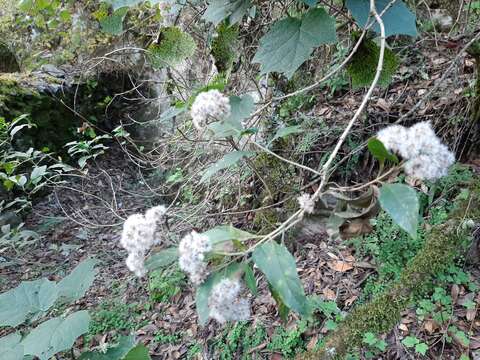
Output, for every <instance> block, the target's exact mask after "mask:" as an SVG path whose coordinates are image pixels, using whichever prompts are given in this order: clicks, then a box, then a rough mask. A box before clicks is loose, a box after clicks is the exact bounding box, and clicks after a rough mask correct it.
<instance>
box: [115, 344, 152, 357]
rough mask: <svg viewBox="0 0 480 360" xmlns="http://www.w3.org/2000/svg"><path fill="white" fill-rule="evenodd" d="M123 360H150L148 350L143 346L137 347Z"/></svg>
mask: <svg viewBox="0 0 480 360" xmlns="http://www.w3.org/2000/svg"><path fill="white" fill-rule="evenodd" d="M122 360H150V355H149V354H148V349H147V348H146V347H145V345H143V344H139V345H137V346H135V347H134V348H133V349H132V350H130V351H129V352H128V354H127V355H126V356H125V357H124V358H123V359H122Z"/></svg>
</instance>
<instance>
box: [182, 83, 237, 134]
mask: <svg viewBox="0 0 480 360" xmlns="http://www.w3.org/2000/svg"><path fill="white" fill-rule="evenodd" d="M190 115H191V116H192V122H193V125H194V126H195V127H196V128H197V129H198V130H201V129H203V128H204V127H205V125H207V124H208V123H209V122H215V121H219V120H223V119H225V118H227V117H228V116H230V100H229V99H228V97H227V96H225V95H223V94H222V93H221V92H220V91H218V90H209V91H206V92H201V93H200V94H198V95H197V97H196V98H195V101H194V102H193V104H192V109H191V111H190Z"/></svg>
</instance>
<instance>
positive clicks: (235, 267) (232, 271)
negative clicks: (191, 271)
mask: <svg viewBox="0 0 480 360" xmlns="http://www.w3.org/2000/svg"><path fill="white" fill-rule="evenodd" d="M241 271H244V264H242V263H232V264H230V265H229V266H227V267H226V268H225V269H222V270H220V271H217V272H215V273H213V274H211V275H210V276H209V277H208V278H207V279H206V280H205V282H203V283H202V285H200V286H199V287H198V288H197V293H196V296H195V303H196V307H197V315H198V321H199V322H200V325H205V324H206V323H207V321H208V317H209V316H210V309H209V308H208V298H209V297H210V293H211V292H212V289H213V287H214V286H215V285H216V284H218V282H220V281H221V280H222V279H224V278H231V277H233V276H234V275H236V274H238V273H239V272H241Z"/></svg>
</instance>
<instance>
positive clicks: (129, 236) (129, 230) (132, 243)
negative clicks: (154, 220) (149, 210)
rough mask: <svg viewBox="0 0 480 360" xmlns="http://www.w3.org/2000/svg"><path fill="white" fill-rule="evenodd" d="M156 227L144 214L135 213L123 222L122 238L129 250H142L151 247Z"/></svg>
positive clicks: (126, 248) (122, 242)
mask: <svg viewBox="0 0 480 360" xmlns="http://www.w3.org/2000/svg"><path fill="white" fill-rule="evenodd" d="M154 233H155V228H154V227H153V226H152V224H151V222H149V221H148V220H147V219H146V218H145V216H143V215H142V214H133V215H131V216H129V217H128V219H127V220H126V221H125V223H124V224H123V232H122V237H121V240H120V244H121V245H122V247H123V248H124V249H125V250H127V251H128V252H142V251H146V250H147V249H149V248H150V247H151V246H152V245H153V242H154Z"/></svg>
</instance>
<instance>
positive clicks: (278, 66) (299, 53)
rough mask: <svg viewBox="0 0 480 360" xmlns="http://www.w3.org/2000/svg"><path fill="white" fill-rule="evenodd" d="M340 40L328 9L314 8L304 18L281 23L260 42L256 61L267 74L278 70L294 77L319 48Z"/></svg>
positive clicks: (289, 18)
mask: <svg viewBox="0 0 480 360" xmlns="http://www.w3.org/2000/svg"><path fill="white" fill-rule="evenodd" d="M336 39H337V38H336V34H335V19H334V18H332V17H331V16H329V15H328V14H327V12H326V11H325V10H324V9H311V10H309V11H308V12H307V13H306V14H304V15H303V17H302V18H301V19H297V18H292V17H288V18H286V19H282V20H279V21H277V22H276V23H275V24H274V25H273V26H272V28H271V29H270V31H269V32H268V33H267V34H265V35H264V36H263V37H262V38H261V39H260V46H259V48H258V51H257V53H256V54H255V57H254V59H253V61H254V62H257V63H260V71H261V72H262V73H263V74H265V73H268V72H273V71H277V72H281V73H284V74H285V75H286V76H287V77H288V78H290V77H291V76H292V75H293V73H294V72H295V70H297V69H298V68H299V67H300V65H302V64H303V63H304V62H305V61H306V60H307V59H308V58H309V57H310V55H311V54H312V52H313V50H314V49H315V48H316V47H318V46H320V45H322V44H331V43H334V42H335V41H336Z"/></svg>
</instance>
